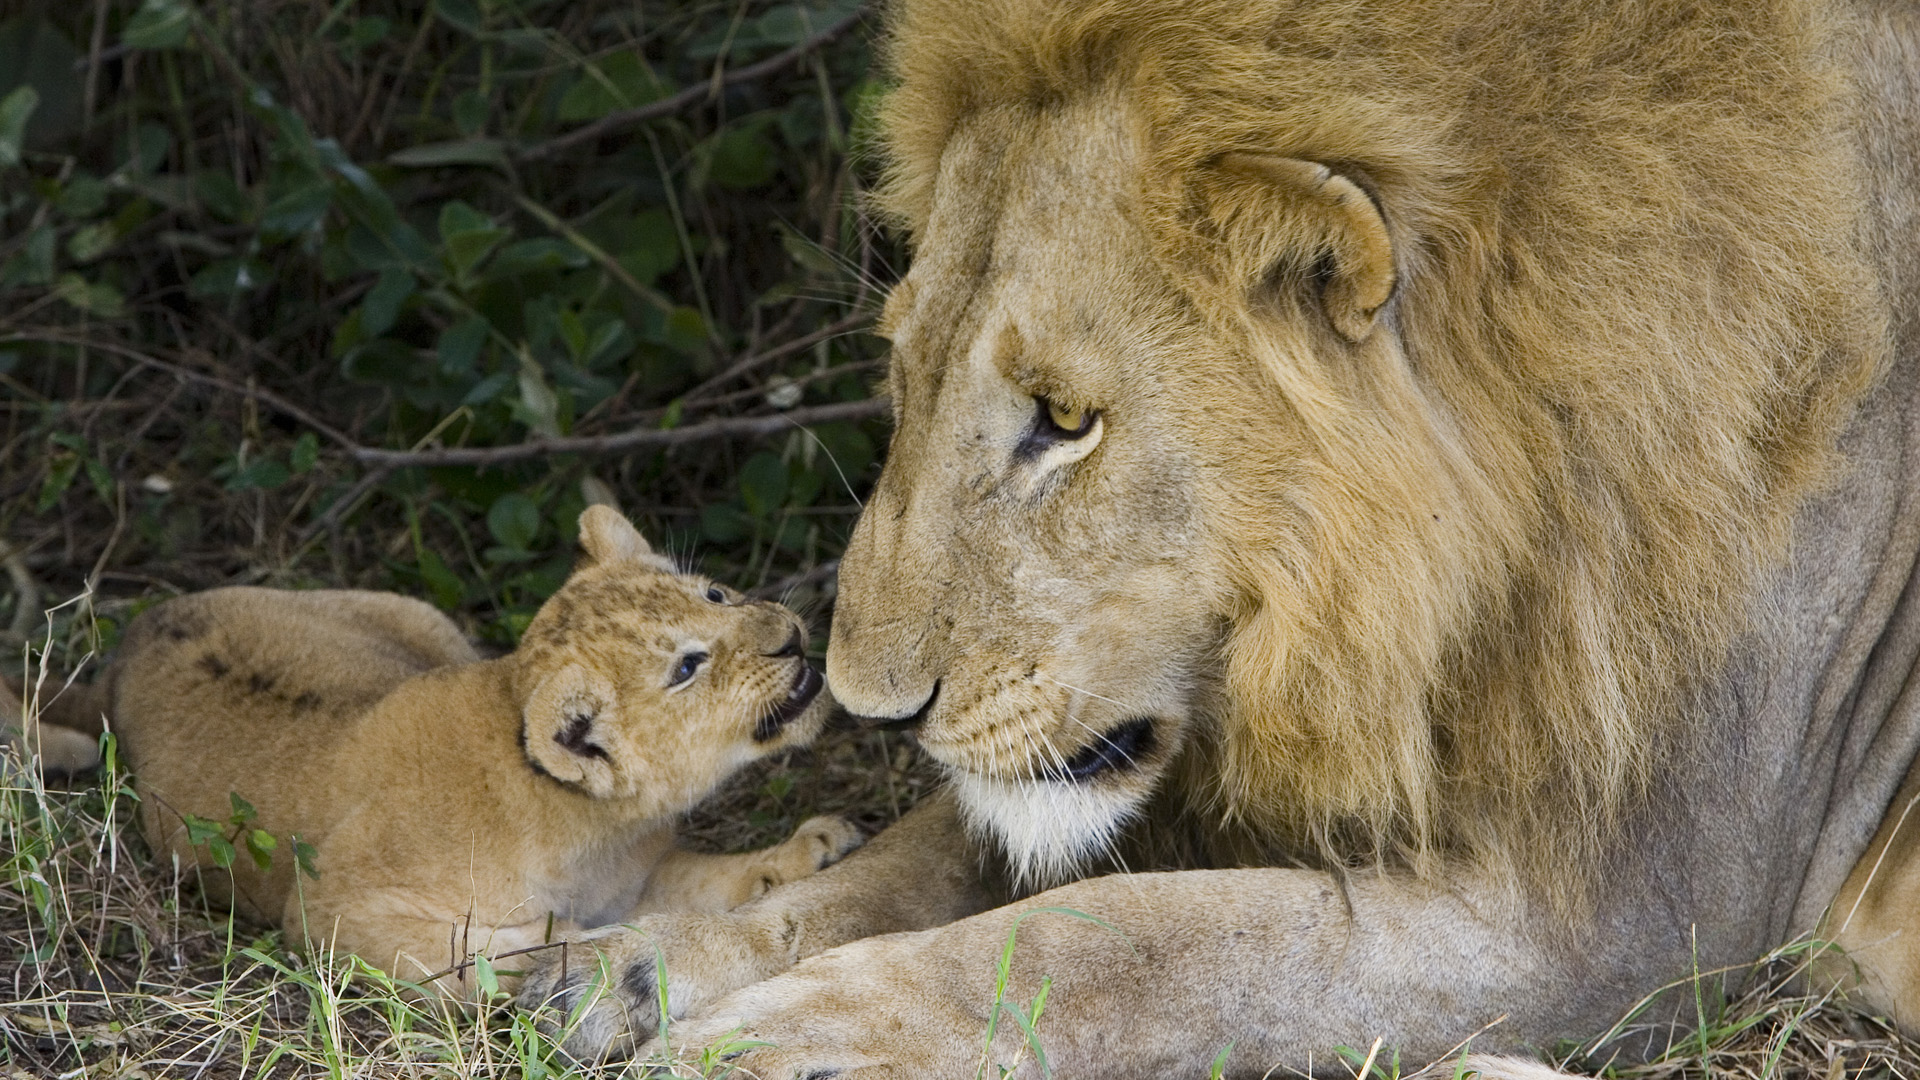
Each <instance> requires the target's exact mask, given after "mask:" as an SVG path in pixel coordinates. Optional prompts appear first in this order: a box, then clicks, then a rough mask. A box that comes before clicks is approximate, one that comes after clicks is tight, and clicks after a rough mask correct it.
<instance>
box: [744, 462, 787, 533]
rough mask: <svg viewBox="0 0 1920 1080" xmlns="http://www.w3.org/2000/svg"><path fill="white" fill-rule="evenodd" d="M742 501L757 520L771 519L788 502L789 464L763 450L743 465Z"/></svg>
mask: <svg viewBox="0 0 1920 1080" xmlns="http://www.w3.org/2000/svg"><path fill="white" fill-rule="evenodd" d="M740 501H741V502H743V503H745V504H746V506H747V512H748V513H750V514H752V515H753V516H754V517H757V518H765V517H769V516H771V515H772V514H773V513H774V511H776V510H778V509H780V507H781V505H782V504H784V503H785V502H786V501H787V463H786V462H784V461H781V460H780V457H779V455H777V454H773V453H770V452H768V451H765V450H762V451H761V452H760V453H757V454H755V455H753V456H752V457H750V458H748V459H747V463H746V464H745V465H742V466H740Z"/></svg>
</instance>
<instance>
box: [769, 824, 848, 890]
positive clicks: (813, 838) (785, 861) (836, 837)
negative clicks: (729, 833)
mask: <svg viewBox="0 0 1920 1080" xmlns="http://www.w3.org/2000/svg"><path fill="white" fill-rule="evenodd" d="M865 842H866V834H865V833H862V832H861V831H860V829H859V827H858V826H856V825H855V824H854V823H853V822H851V821H848V820H847V819H846V818H843V817H836V816H833V815H830V814H829V815H822V816H820V817H813V818H808V819H807V820H805V821H803V822H801V823H800V827H799V828H797V829H795V830H793V835H792V836H789V837H787V838H786V839H785V840H782V841H781V842H779V843H778V844H775V845H774V846H772V847H770V848H768V849H766V850H765V851H763V852H761V853H760V856H761V858H760V866H759V872H760V880H759V882H758V883H757V886H756V888H755V889H754V895H755V896H759V895H760V894H761V893H764V892H766V891H767V890H769V889H774V888H778V887H779V886H781V885H785V884H786V883H787V882H789V881H798V880H799V879H801V878H803V877H806V876H807V875H808V874H812V873H814V872H815V871H818V870H825V869H826V868H827V867H829V866H832V865H833V864H834V863H837V862H839V861H840V860H841V858H843V857H844V856H845V855H846V854H847V853H848V852H850V851H852V850H853V849H854V848H857V847H859V846H860V845H861V844H863V843H865Z"/></svg>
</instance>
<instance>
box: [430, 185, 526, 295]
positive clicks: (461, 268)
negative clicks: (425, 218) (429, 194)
mask: <svg viewBox="0 0 1920 1080" xmlns="http://www.w3.org/2000/svg"><path fill="white" fill-rule="evenodd" d="M512 235H513V234H512V233H510V232H508V231H507V230H505V229H501V228H497V227H495V226H494V224H493V222H492V221H491V220H490V219H488V217H487V216H486V215H485V214H482V213H481V212H480V211H478V210H475V209H474V208H473V207H471V206H469V205H467V204H466V203H464V202H462V201H460V200H459V199H455V200H453V201H452V202H449V203H447V204H446V205H444V206H442V207H441V208H440V243H441V246H442V247H443V248H444V249H445V251H446V258H447V267H448V269H450V270H452V271H453V274H454V276H455V277H456V278H460V279H462V280H463V281H464V280H465V279H466V278H467V276H468V275H469V274H470V273H471V272H472V271H473V269H474V268H475V267H477V266H479V265H480V261H481V260H482V259H485V258H486V257H487V255H488V253H489V252H491V251H492V250H493V249H494V248H496V247H498V246H499V245H500V244H501V243H502V242H504V241H505V240H506V239H507V238H508V237H510V236H512Z"/></svg>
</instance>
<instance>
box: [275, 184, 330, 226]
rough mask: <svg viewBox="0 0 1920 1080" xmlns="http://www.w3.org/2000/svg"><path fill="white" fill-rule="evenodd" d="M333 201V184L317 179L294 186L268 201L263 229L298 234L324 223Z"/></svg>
mask: <svg viewBox="0 0 1920 1080" xmlns="http://www.w3.org/2000/svg"><path fill="white" fill-rule="evenodd" d="M332 205H333V188H332V186H331V185H329V184H327V183H326V182H324V181H317V182H313V183H309V184H305V185H303V186H301V187H297V188H294V189H293V190H291V191H288V192H286V193H285V194H283V195H280V196H278V197H277V198H274V199H273V200H271V201H270V202H268V203H267V208H266V210H265V211H264V212H262V213H261V215H260V231H261V232H263V233H266V234H268V235H269V236H283V237H285V236H298V235H299V234H301V233H303V232H306V231H307V230H308V229H311V228H313V227H314V226H316V225H318V224H319V223H320V219H321V218H324V217H326V216H327V208H328V207H330V206H332Z"/></svg>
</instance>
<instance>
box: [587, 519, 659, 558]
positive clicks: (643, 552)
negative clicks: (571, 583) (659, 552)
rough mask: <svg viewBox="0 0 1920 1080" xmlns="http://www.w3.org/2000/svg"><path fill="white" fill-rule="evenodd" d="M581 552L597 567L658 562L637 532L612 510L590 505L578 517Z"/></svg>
mask: <svg viewBox="0 0 1920 1080" xmlns="http://www.w3.org/2000/svg"><path fill="white" fill-rule="evenodd" d="M580 550H582V551H584V552H586V553H587V558H588V559H590V560H592V561H593V562H596V563H604V562H614V561H617V560H620V559H644V560H646V561H648V562H658V561H659V557H658V556H656V555H655V554H654V553H653V548H652V546H650V545H649V544H648V543H647V538H646V537H644V536H641V535H640V530H639V529H636V528H634V527H633V523H632V522H630V521H628V520H627V519H626V518H625V517H623V516H622V515H621V513H620V511H618V510H615V509H614V508H613V507H611V506H601V505H598V504H596V505H593V506H589V507H587V508H586V509H585V510H584V511H582V512H581V514H580Z"/></svg>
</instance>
